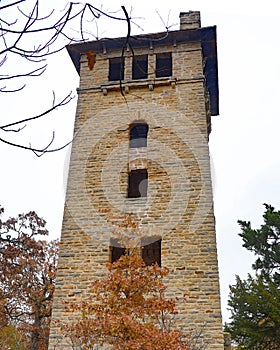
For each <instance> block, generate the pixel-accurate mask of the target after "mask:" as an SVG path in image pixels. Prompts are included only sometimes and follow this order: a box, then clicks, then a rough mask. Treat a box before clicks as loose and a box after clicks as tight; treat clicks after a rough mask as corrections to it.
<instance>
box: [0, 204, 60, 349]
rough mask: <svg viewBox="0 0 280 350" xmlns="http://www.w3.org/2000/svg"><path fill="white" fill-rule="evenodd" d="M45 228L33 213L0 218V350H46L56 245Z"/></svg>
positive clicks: (1, 212) (1, 209) (41, 220)
mask: <svg viewBox="0 0 280 350" xmlns="http://www.w3.org/2000/svg"><path fill="white" fill-rule="evenodd" d="M3 212H4V210H3V208H1V207H0V214H3ZM45 225H46V222H45V221H44V220H43V219H41V218H39V217H38V215H37V214H36V213H35V212H29V213H27V214H21V215H18V216H17V217H12V218H9V219H8V220H5V221H2V220H1V218H0V335H1V337H0V348H1V349H30V350H45V349H47V346H48V335H49V321H50V315H51V306H52V297H53V292H54V282H55V273H56V261H57V254H58V243H57V242H56V241H51V242H47V241H46V240H43V239H42V237H43V236H46V235H47V234H48V231H47V230H46V228H45ZM13 344H14V345H13ZM12 346H13V347H12Z"/></svg>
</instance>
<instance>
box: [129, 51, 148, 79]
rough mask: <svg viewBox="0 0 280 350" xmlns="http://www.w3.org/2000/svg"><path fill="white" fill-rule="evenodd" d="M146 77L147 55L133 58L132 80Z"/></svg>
mask: <svg viewBox="0 0 280 350" xmlns="http://www.w3.org/2000/svg"><path fill="white" fill-rule="evenodd" d="M147 77H148V55H141V56H134V57H133V62H132V79H146V78H147Z"/></svg>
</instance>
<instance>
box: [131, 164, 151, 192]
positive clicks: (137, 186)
mask: <svg viewBox="0 0 280 350" xmlns="http://www.w3.org/2000/svg"><path fill="white" fill-rule="evenodd" d="M147 191H148V171H147V169H138V170H131V172H130V173H129V175H128V191H127V197H128V198H139V197H147Z"/></svg>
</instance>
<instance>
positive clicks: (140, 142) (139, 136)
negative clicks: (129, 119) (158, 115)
mask: <svg viewBox="0 0 280 350" xmlns="http://www.w3.org/2000/svg"><path fill="white" fill-rule="evenodd" d="M148 131H149V127H148V125H147V124H133V125H131V126H130V131H129V147H130V148H137V147H147V135H148Z"/></svg>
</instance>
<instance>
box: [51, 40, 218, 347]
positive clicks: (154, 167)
mask: <svg viewBox="0 0 280 350" xmlns="http://www.w3.org/2000/svg"><path fill="white" fill-rule="evenodd" d="M147 50H148V51H147ZM158 52H172V62H173V72H172V77H168V78H155V75H154V70H155V54H156V53H158ZM135 53H136V54H144V53H145V54H148V57H149V58H148V59H149V71H150V73H151V74H150V75H149V77H148V78H147V79H146V80H143V81H132V79H131V61H132V59H131V57H132V53H131V52H129V51H127V52H126V54H125V55H126V57H125V80H124V81H123V83H122V86H121V88H122V89H123V94H121V92H120V85H119V82H108V69H109V63H108V58H109V57H118V56H119V53H117V52H109V53H106V54H103V53H100V54H97V61H96V64H95V67H94V69H93V70H92V71H90V70H89V69H88V66H87V61H86V59H85V57H83V56H82V57H81V80H80V88H79V100H78V106H77V115H76V123H75V138H74V141H73V145H72V154H71V161H70V168H69V178H68V187H67V195H66V204H65V212H64V219H63V227H62V237H61V251H60V259H59V267H58V276H57V282H56V291H55V298H54V306H53V318H52V325H51V335H50V345H49V349H51V350H52V349H56V350H59V349H64V350H65V349H71V346H70V345H69V343H68V342H67V341H66V340H61V337H60V333H59V328H58V326H57V325H56V321H57V320H59V319H63V320H71V317H72V316H71V315H70V314H68V313H66V312H65V310H64V307H63V303H62V301H64V300H74V299H75V298H82V297H83V295H86V290H87V287H88V285H89V284H90V282H91V281H93V280H94V279H96V278H99V277H100V275H101V274H102V273H104V271H105V269H104V263H106V262H108V261H109V257H110V250H109V247H110V239H111V238H112V237H114V229H115V223H116V221H118V220H122V217H124V216H125V215H126V214H128V213H132V214H133V215H134V217H135V218H137V220H138V223H139V232H137V235H138V236H139V237H136V238H139V239H140V238H141V237H147V236H150V237H153V236H160V237H162V251H161V261H162V265H163V266H167V267H168V268H170V270H171V273H170V275H169V276H168V278H167V280H166V283H167V285H168V295H169V296H170V297H177V298H178V300H179V301H178V310H179V315H178V324H179V325H181V326H183V327H184V328H185V329H186V330H187V331H191V330H193V331H194V332H196V331H197V332H200V331H201V330H202V335H203V341H204V343H205V344H207V349H210V350H219V349H223V334H222V328H221V310H220V297H219V276H218V264H217V252H216V236H215V219H214V214H213V202H212V201H213V199H212V185H211V173H210V161H209V149H208V131H207V130H208V129H207V117H206V114H207V110H206V101H205V79H204V76H203V58H202V51H201V47H200V44H199V43H188V44H183V45H178V46H172V47H159V48H156V49H154V50H149V49H147V48H146V49H138V50H136V52H135ZM137 120H144V121H145V122H146V123H147V124H148V125H149V132H148V141H147V148H146V149H145V151H144V153H145V155H144V156H143V154H141V152H140V155H139V159H138V160H139V162H140V163H141V159H142V160H143V158H146V160H145V161H146V164H145V166H147V169H148V195H147V198H133V199H130V198H127V186H128V171H129V166H130V167H132V168H133V166H134V165H135V164H136V165H135V166H137V155H135V154H134V153H133V150H130V149H129V127H130V125H131V124H132V123H133V122H135V121H137ZM142 153H143V152H142ZM129 159H130V162H131V164H130V165H129ZM131 159H133V162H134V163H133V162H132V160H131ZM133 164H134V165H133ZM142 166H143V164H142Z"/></svg>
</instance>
